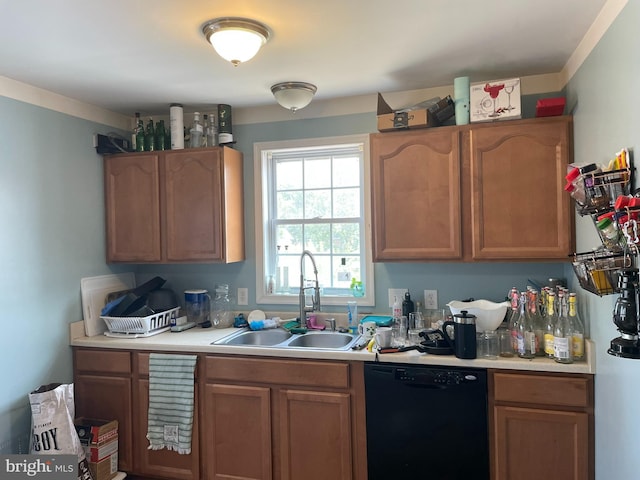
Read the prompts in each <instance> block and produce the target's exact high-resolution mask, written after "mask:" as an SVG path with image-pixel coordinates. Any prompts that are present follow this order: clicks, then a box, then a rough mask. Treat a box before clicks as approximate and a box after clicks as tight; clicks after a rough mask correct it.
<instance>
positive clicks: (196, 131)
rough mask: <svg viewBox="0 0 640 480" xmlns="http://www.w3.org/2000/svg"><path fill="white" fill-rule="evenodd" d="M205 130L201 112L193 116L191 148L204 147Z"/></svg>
mask: <svg viewBox="0 0 640 480" xmlns="http://www.w3.org/2000/svg"><path fill="white" fill-rule="evenodd" d="M203 131H204V129H203V128H202V124H201V123H200V112H195V113H194V114H193V125H191V130H189V134H190V136H189V148H199V147H201V146H202V133H203Z"/></svg>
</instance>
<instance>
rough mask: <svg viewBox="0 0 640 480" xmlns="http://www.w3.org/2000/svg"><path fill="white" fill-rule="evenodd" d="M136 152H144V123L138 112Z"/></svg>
mask: <svg viewBox="0 0 640 480" xmlns="http://www.w3.org/2000/svg"><path fill="white" fill-rule="evenodd" d="M135 131H136V152H144V123H143V121H142V119H141V118H140V113H138V112H136V128H135Z"/></svg>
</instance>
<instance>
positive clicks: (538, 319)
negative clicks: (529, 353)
mask: <svg viewBox="0 0 640 480" xmlns="http://www.w3.org/2000/svg"><path fill="white" fill-rule="evenodd" d="M528 313H529V318H531V324H532V326H533V331H534V333H535V335H536V351H535V354H536V356H537V357H542V356H544V319H543V318H542V315H540V311H539V310H538V291H537V290H536V289H534V288H532V289H531V290H529V305H528Z"/></svg>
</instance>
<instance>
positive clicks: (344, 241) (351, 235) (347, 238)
mask: <svg viewBox="0 0 640 480" xmlns="http://www.w3.org/2000/svg"><path fill="white" fill-rule="evenodd" d="M359 233H360V225H359V224H357V223H338V224H336V225H334V227H333V252H334V254H338V255H340V254H343V253H355V254H358V253H360V235H359Z"/></svg>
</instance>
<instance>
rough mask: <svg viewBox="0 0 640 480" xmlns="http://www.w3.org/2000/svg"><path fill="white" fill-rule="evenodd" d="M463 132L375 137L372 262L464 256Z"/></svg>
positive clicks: (372, 139) (372, 142)
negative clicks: (462, 228)
mask: <svg viewBox="0 0 640 480" xmlns="http://www.w3.org/2000/svg"><path fill="white" fill-rule="evenodd" d="M459 135H460V134H459V130H458V129H455V128H447V127H442V128H439V129H433V130H429V129H426V130H422V131H418V132H403V133H384V134H374V135H372V136H371V179H372V192H371V195H372V210H373V212H372V214H373V218H372V223H373V225H372V227H373V260H374V261H386V260H425V259H458V258H460V257H461V255H462V250H461V233H460V225H461V220H460V218H461V216H460V215H461V213H460V202H461V199H460V168H461V165H460V154H459V148H460V142H459Z"/></svg>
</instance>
